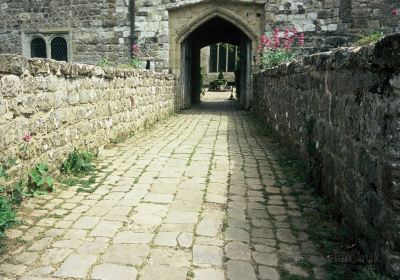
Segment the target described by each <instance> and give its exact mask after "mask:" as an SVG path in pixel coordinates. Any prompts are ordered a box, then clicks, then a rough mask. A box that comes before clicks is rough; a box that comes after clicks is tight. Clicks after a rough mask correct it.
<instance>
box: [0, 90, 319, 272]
mask: <svg viewBox="0 0 400 280" xmlns="http://www.w3.org/2000/svg"><path fill="white" fill-rule="evenodd" d="M226 97H227V96H222V97H221V99H220V101H218V100H217V99H216V98H215V97H213V95H212V94H208V97H207V98H206V101H208V102H203V103H202V104H201V105H199V106H198V107H196V108H194V109H191V110H187V111H184V112H183V113H182V114H178V115H176V116H174V117H171V118H170V119H168V120H166V121H164V122H161V123H159V124H157V125H156V126H155V127H154V128H153V129H150V130H148V131H146V132H144V133H141V134H139V135H137V136H135V137H133V138H131V139H129V140H127V141H126V142H125V143H122V144H118V145H117V146H116V147H114V148H111V149H109V150H105V151H104V152H103V153H102V155H101V157H100V159H99V167H102V169H101V171H99V173H98V174H97V179H96V183H97V185H96V184H95V185H96V186H94V187H95V188H96V190H95V191H94V192H93V193H85V192H78V191H77V188H76V187H71V188H69V189H66V190H62V191H59V192H57V193H55V194H52V195H46V196H42V197H39V198H35V199H32V200H30V201H28V202H27V203H26V205H25V210H24V212H25V214H26V217H25V218H24V221H25V223H24V224H23V225H20V226H17V227H15V228H14V229H12V230H10V231H8V232H7V234H8V236H9V237H10V238H11V239H13V240H14V241H18V242H15V244H19V245H15V246H13V247H12V248H11V250H10V252H8V253H6V255H4V257H3V258H2V259H1V265H0V275H3V276H4V279H59V278H68V279H113V280H123V279H142V280H164V279H165V280H167V279H168V280H184V279H199V280H200V279H201V280H214V279H215V280H217V279H232V280H247V279H248V280H252V279H271V280H272V279H284V277H282V275H286V276H285V277H287V275H288V274H289V275H290V274H295V275H299V276H310V278H309V279H314V278H316V279H324V278H323V270H322V269H321V268H319V267H318V264H322V263H323V259H322V258H321V257H320V256H319V255H318V253H317V251H316V249H315V246H314V245H313V243H311V242H310V241H309V240H308V238H307V234H306V233H305V232H303V230H304V228H305V227H306V225H305V222H304V221H303V219H302V218H301V213H300V211H299V210H298V207H297V205H296V203H295V202H294V201H295V199H294V197H293V196H291V195H290V190H289V189H288V188H284V187H282V188H279V187H275V186H274V183H275V181H276V180H277V179H278V178H279V177H281V176H282V173H281V172H280V171H279V167H278V165H277V163H276V162H275V161H274V157H273V155H272V153H271V151H270V150H269V148H268V147H269V145H271V144H269V142H268V140H267V139H266V138H265V137H262V136H257V133H256V132H255V131H254V130H253V126H252V123H251V118H249V117H248V113H246V112H243V111H238V110H236V109H235V107H234V105H233V103H231V102H227V101H225V100H226ZM305 254H307V255H310V257H307V258H308V261H309V263H311V264H312V266H311V267H309V269H308V270H307V269H305V268H304V267H303V268H302V267H301V266H299V265H298V264H297V263H298V262H299V261H302V260H303V258H304V255H305ZM0 278H1V277H0ZM285 279H286V278H285ZM287 279H288V278H287ZM296 279H297V278H296ZM307 279H308V278H307Z"/></svg>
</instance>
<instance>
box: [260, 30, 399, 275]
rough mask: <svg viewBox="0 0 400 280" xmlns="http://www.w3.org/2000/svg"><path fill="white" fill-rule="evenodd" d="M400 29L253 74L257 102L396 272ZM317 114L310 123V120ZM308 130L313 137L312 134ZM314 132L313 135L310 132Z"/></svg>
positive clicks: (364, 241) (370, 247)
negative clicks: (376, 39) (371, 40)
mask: <svg viewBox="0 0 400 280" xmlns="http://www.w3.org/2000/svg"><path fill="white" fill-rule="evenodd" d="M399 72H400V34H396V35H390V36H387V37H385V38H384V39H383V40H381V41H379V42H378V43H376V44H371V45H368V46H364V47H359V48H339V49H336V50H333V51H331V52H326V53H319V54H315V55H312V56H309V57H306V58H304V60H302V61H297V62H292V63H290V64H286V65H285V64H283V65H280V66H278V67H274V68H272V69H268V70H266V71H263V72H261V73H259V74H257V75H255V77H254V109H255V111H256V113H257V114H258V115H259V116H260V117H262V118H263V120H264V121H265V122H266V123H268V124H269V125H270V126H272V127H273V128H274V129H275V131H276V132H277V133H278V134H279V136H281V138H282V139H287V140H286V141H288V144H290V145H291V146H293V147H295V148H296V149H297V151H298V152H299V154H301V155H302V156H303V158H304V159H306V160H307V161H308V156H307V154H309V155H311V167H312V168H311V170H312V173H313V177H312V178H313V181H314V183H315V185H316V186H317V187H319V188H322V191H323V192H324V193H325V194H326V195H327V196H328V197H329V198H330V199H331V200H332V201H333V202H334V204H335V205H336V208H337V210H338V213H339V214H341V216H342V217H343V221H344V222H345V223H347V224H348V225H349V226H350V228H351V229H352V231H353V233H354V235H355V237H356V238H357V239H356V240H357V243H358V244H359V245H361V248H363V249H364V250H365V254H366V256H367V257H368V258H373V257H375V260H377V261H378V262H379V263H380V264H381V266H382V268H384V269H385V270H386V271H387V272H388V273H390V274H391V275H393V276H395V278H396V279H397V278H398V277H399V276H400V267H399V263H400V230H399V229H400V75H399ZM310 120H315V124H314V125H311V123H312V121H310ZM309 137H310V138H309ZM309 139H311V140H309Z"/></svg>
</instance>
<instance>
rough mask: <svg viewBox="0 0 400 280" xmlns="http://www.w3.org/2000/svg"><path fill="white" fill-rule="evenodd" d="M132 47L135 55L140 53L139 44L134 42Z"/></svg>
mask: <svg viewBox="0 0 400 280" xmlns="http://www.w3.org/2000/svg"><path fill="white" fill-rule="evenodd" d="M131 49H132V53H133V54H134V55H138V54H139V53H140V47H139V45H137V44H133V45H132V47H131Z"/></svg>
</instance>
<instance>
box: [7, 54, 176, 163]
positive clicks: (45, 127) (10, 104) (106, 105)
mask: <svg viewBox="0 0 400 280" xmlns="http://www.w3.org/2000/svg"><path fill="white" fill-rule="evenodd" d="M174 83H175V81H174V79H173V76H172V75H168V74H161V73H155V72H149V71H145V70H116V69H114V68H104V69H103V68H100V67H97V66H91V65H83V64H70V63H60V62H56V61H54V60H47V59H26V58H23V57H21V56H12V55H8V56H7V55H1V56H0V161H3V160H6V159H7V158H8V157H19V156H21V157H23V158H24V159H25V160H26V162H27V163H28V165H31V164H33V163H37V162H48V163H50V164H51V165H52V166H58V163H59V162H60V160H63V159H65V157H66V155H67V154H68V153H69V152H71V151H72V150H73V149H74V148H89V149H90V148H98V147H101V146H103V145H106V144H109V143H110V140H111V139H113V138H116V137H117V136H118V135H120V134H122V135H126V134H127V133H129V132H131V131H132V132H134V131H135V130H137V129H140V128H142V127H143V126H144V125H145V124H151V123H154V122H156V121H157V120H160V119H163V118H165V117H166V116H168V115H169V114H171V113H172V112H173V111H174V86H175V84H174ZM26 132H31V133H32V135H33V139H34V140H33V141H32V142H30V143H28V145H27V147H28V151H27V152H23V150H22V152H21V149H20V147H21V145H22V144H23V141H22V137H23V135H24V133H26Z"/></svg>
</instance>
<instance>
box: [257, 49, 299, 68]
mask: <svg viewBox="0 0 400 280" xmlns="http://www.w3.org/2000/svg"><path fill="white" fill-rule="evenodd" d="M296 57H297V54H296V53H295V52H292V51H290V50H284V49H272V50H269V51H267V52H264V53H263V54H262V56H261V64H262V66H263V67H265V68H271V67H274V66H277V65H279V64H282V63H287V62H291V61H293V60H295V59H296Z"/></svg>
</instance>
